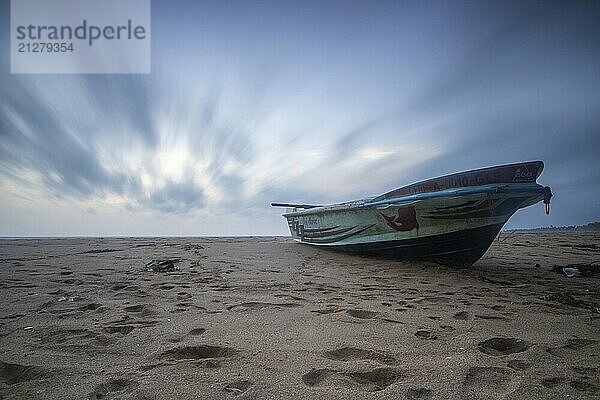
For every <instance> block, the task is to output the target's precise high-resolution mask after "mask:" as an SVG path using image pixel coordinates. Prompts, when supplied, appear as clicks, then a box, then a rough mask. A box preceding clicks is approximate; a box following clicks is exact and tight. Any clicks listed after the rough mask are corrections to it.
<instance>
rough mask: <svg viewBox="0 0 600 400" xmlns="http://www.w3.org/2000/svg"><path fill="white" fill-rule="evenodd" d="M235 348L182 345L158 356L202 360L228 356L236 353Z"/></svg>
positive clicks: (178, 359) (170, 358) (172, 358)
mask: <svg viewBox="0 0 600 400" xmlns="http://www.w3.org/2000/svg"><path fill="white" fill-rule="evenodd" d="M237 353H238V351H237V350H235V349H232V348H230V347H221V346H209V345H204V346H184V347H176V348H174V349H170V350H167V351H165V352H163V353H162V354H161V355H160V358H162V359H167V360H177V361H181V360H203V359H207V358H228V357H232V356H234V355H236V354H237Z"/></svg>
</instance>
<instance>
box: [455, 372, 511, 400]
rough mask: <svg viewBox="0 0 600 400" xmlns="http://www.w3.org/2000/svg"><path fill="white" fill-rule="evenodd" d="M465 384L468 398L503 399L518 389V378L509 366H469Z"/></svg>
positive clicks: (465, 392) (478, 399)
mask: <svg viewBox="0 0 600 400" xmlns="http://www.w3.org/2000/svg"><path fill="white" fill-rule="evenodd" d="M463 385H464V394H465V398H467V399H470V400H484V399H485V400H490V399H503V398H505V397H506V395H508V394H509V393H511V392H513V391H515V390H516V389H517V386H518V380H517V378H516V377H515V375H514V373H513V372H512V371H511V370H510V369H507V368H502V367H472V368H469V370H468V372H467V375H466V376H465V379H464V381H463Z"/></svg>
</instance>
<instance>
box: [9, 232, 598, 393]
mask: <svg viewBox="0 0 600 400" xmlns="http://www.w3.org/2000/svg"><path fill="white" fill-rule="evenodd" d="M163 258H180V259H181V261H180V262H179V263H177V264H176V265H177V266H178V268H179V269H178V270H176V271H172V272H162V273H161V272H150V271H146V269H145V267H144V265H145V264H146V263H147V262H149V261H151V260H152V259H163ZM0 259H1V267H0V277H1V281H0V293H1V296H0V297H1V302H0V398H1V399H138V400H142V399H146V400H152V399H169V400H172V399H228V398H234V397H237V398H239V399H291V398H302V399H348V398H358V399H546V398H555V399H558V398H560V399H564V398H569V399H589V398H598V396H600V309H599V307H600V294H599V290H598V283H599V279H600V275H592V276H580V277H573V278H568V277H566V276H565V275H564V274H563V273H561V272H560V270H559V272H555V271H553V270H552V268H553V267H555V266H565V265H568V264H573V263H580V264H587V265H590V264H593V265H598V263H599V262H600V235H598V234H573V233H571V234H561V233H535V234H526V233H516V234H514V235H512V236H510V237H508V235H507V234H502V236H501V241H496V242H495V243H494V244H493V246H492V248H491V249H490V250H489V251H488V253H487V254H486V255H485V256H484V258H483V259H481V260H480V261H479V262H478V263H477V264H475V265H474V266H473V267H470V268H467V269H453V268H450V267H445V266H440V265H436V264H433V263H403V262H398V261H387V260H381V259H373V258H365V257H359V256H351V255H345V254H339V253H334V252H328V251H323V250H319V249H314V248H311V247H308V246H305V245H301V244H297V243H294V242H293V241H291V240H290V239H288V238H273V237H271V238H264V237H263V238H164V239H149V238H137V239H136V238H132V239H129V238H128V239H42V240H31V239H28V240H24V239H20V240H1V241H0Z"/></svg>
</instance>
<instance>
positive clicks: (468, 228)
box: [283, 162, 551, 266]
mask: <svg viewBox="0 0 600 400" xmlns="http://www.w3.org/2000/svg"><path fill="white" fill-rule="evenodd" d="M542 168H543V164H542V163H541V162H531V163H523V164H512V165H507V166H500V167H494V168H486V169H482V170H474V171H467V172H464V173H460V174H454V175H449V176H447V177H441V178H436V179H432V180H429V181H424V182H420V183H417V184H413V185H410V186H407V187H404V188H400V189H396V190H394V191H391V192H388V193H386V194H384V195H381V196H377V197H374V198H368V199H364V200H359V201H355V202H348V203H341V204H333V205H329V206H307V205H303V207H304V208H291V209H290V210H289V212H286V213H285V214H284V215H283V216H284V217H285V218H286V219H287V222H288V226H289V228H290V232H291V235H292V237H293V238H294V239H295V240H297V241H299V242H301V243H306V244H309V245H313V246H319V247H323V248H327V249H332V250H340V251H346V252H352V253H360V254H368V255H376V256H381V257H387V258H394V259H402V260H432V261H436V262H440V263H443V264H449V265H462V266H464V265H471V264H473V263H474V262H476V261H477V260H478V259H479V258H481V257H482V256H483V254H484V253H485V252H486V251H487V249H488V248H489V246H490V245H491V244H492V242H493V240H494V238H495V237H496V235H497V234H498V232H499V231H500V229H502V226H503V225H504V224H505V223H506V222H507V221H508V219H509V218H510V217H511V216H512V215H513V214H514V213H515V212H516V211H517V210H518V209H520V208H523V207H527V206H530V205H532V204H535V203H537V202H539V201H544V202H546V203H549V200H550V197H551V193H550V188H548V187H543V186H541V185H538V184H537V183H535V180H536V178H537V176H539V174H540V173H541V170H542ZM482 171H483V174H482ZM524 171H526V172H524ZM532 171H533V173H532ZM482 176H484V177H485V180H483V179H482V178H481V177H482ZM457 177H458V178H457ZM452 182H457V184H456V185H455V187H452V185H451V183H452ZM469 183H473V184H469ZM480 183H484V184H480ZM436 189H437V190H436ZM440 189H441V190H440Z"/></svg>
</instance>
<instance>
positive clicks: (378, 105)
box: [0, 1, 600, 235]
mask: <svg viewBox="0 0 600 400" xmlns="http://www.w3.org/2000/svg"><path fill="white" fill-rule="evenodd" d="M1 7H2V9H3V11H8V5H7V4H3V5H2V6H1ZM2 14H3V15H8V12H3V13H2ZM598 16H600V10H599V7H598V6H597V5H595V4H594V3H579V4H566V3H547V4H542V5H540V4H539V3H534V2H531V3H528V2H525V3H522V2H518V3H503V4H501V5H500V4H499V3H491V2H490V3H487V2H481V3H477V4H472V3H452V4H446V3H438V2H431V3H428V2H425V3H422V2H419V3H404V4H400V3H399V4H396V3H352V2H342V3H336V2H327V3H326V4H322V3H304V2H301V3H297V4H295V5H292V6H289V5H284V4H282V3H279V2H266V3H260V4H258V3H257V4H252V7H251V6H250V5H249V4H246V3H244V2H239V3H231V4H230V3H227V4H225V3H223V4H220V3H212V4H210V3H207V4H198V3H195V2H180V3H170V2H161V1H154V2H153V17H152V18H153V21H152V26H153V34H152V38H153V49H152V52H153V60H152V71H153V72H152V74H150V75H10V74H9V73H8V71H9V69H8V60H7V59H6V58H7V56H6V55H7V54H8V50H7V49H6V48H5V47H0V50H1V51H2V53H3V54H5V57H4V58H5V59H4V60H3V62H2V64H1V66H2V69H1V71H0V73H1V74H2V79H1V80H0V138H1V141H0V185H1V187H2V193H1V196H0V202H1V204H2V206H3V207H2V208H3V212H2V214H1V218H2V221H3V222H2V224H0V234H4V235H12V234H14V235H27V234H31V235H36V234H140V233H146V234H203V235H210V234H227V233H230V234H253V233H256V234H268V233H285V224H284V223H283V222H282V221H280V220H279V219H280V217H279V212H278V211H277V210H272V209H270V208H269V207H268V203H269V202H270V201H303V202H318V203H325V202H334V201H342V200H348V199H352V198H358V197H363V196H368V195H375V194H379V193H382V192H385V191H387V190H390V189H393V188H394V187H398V186H400V185H403V184H407V183H410V182H413V181H416V180H419V179H425V178H428V177H432V176H436V175H441V174H446V173H450V172H455V171H459V170H465V169H469V168H476V167H481V166H487V165H493V164H498V163H506V162H515V161H520V160H529V159H543V160H545V161H546V165H547V169H546V172H545V173H544V175H543V176H542V178H541V181H542V182H543V183H546V184H550V185H552V186H553V189H554V191H555V193H556V197H555V203H556V206H555V207H554V211H553V214H552V215H551V217H550V218H545V216H544V215H543V212H542V211H541V210H538V209H534V210H526V211H524V212H520V213H519V214H518V216H517V217H515V219H513V225H514V226H539V225H547V224H551V223H553V224H555V225H560V224H574V223H584V222H589V221H591V220H593V219H595V218H596V219H597V216H598V215H600V203H598V202H597V201H596V202H594V201H593V200H590V197H583V196H579V195H578V193H587V194H588V195H590V194H591V195H592V196H591V198H593V195H594V194H595V195H597V194H598V192H599V189H600V188H599V187H598V185H599V182H600V179H598V178H600V177H599V176H598V172H597V171H598V170H599V168H598V167H600V163H599V162H598V157H597V155H596V152H597V151H596V149H598V148H600V136H599V135H598V134H597V131H598V128H599V126H600V120H599V118H598V115H600V110H599V108H600V90H599V89H600V79H599V78H600V76H599V72H598V68H597V66H598V65H599V62H600V50H599V47H598V45H597V44H596V40H595V38H596V37H598V34H599V33H600V28H599V25H598V24H597V20H598ZM0 33H1V34H2V36H3V37H5V38H6V37H7V35H8V26H7V24H2V27H1V28H0ZM2 46H6V44H3V45H2ZM47 210H50V212H52V213H54V216H52V217H50V216H46V217H44V215H47V213H46V211H47ZM66 210H71V211H70V212H71V213H72V214H71V215H73V216H74V217H73V218H72V220H73V221H68V222H65V225H64V226H62V225H60V224H61V222H60V221H59V222H57V218H58V216H60V215H67V214H65V213H67V211H66ZM45 213H46V214H45ZM28 215H30V216H32V217H31V218H33V219H32V220H30V218H29V217H27V216H28ZM33 216H39V218H37V217H36V218H37V219H35V218H34V217H33ZM77 221H80V222H77ZM124 221H127V224H126V225H123V224H124V223H125V222H124ZM165 221H168V224H167V223H165ZM111 223H112V224H111ZM513 225H511V226H513Z"/></svg>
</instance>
